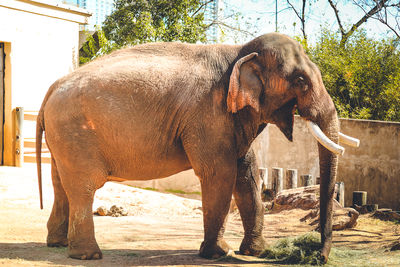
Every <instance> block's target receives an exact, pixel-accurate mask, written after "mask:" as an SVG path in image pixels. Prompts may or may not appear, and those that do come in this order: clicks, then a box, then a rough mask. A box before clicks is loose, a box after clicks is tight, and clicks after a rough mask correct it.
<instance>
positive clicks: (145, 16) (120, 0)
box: [103, 0, 206, 47]
mask: <svg viewBox="0 0 400 267" xmlns="http://www.w3.org/2000/svg"><path fill="white" fill-rule="evenodd" d="M114 4H115V10H114V12H112V13H111V15H110V16H108V17H107V18H106V20H105V22H104V24H103V25H104V26H103V30H104V32H105V36H106V37H107V39H108V40H110V41H112V42H114V43H115V44H116V45H117V46H119V47H121V46H125V45H134V44H140V43H146V42H155V41H182V42H188V43H195V42H197V41H202V42H204V41H205V40H206V35H205V30H206V25H205V24H204V22H203V21H204V6H205V4H202V2H201V1H200V0H174V1H170V0H115V3H114Z"/></svg>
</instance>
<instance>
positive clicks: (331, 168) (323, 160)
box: [318, 110, 339, 262]
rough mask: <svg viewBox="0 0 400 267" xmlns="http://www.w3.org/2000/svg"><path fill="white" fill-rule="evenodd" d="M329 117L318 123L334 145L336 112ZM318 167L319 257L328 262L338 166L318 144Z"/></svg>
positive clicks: (334, 159) (336, 141) (329, 154)
mask: <svg viewBox="0 0 400 267" xmlns="http://www.w3.org/2000/svg"><path fill="white" fill-rule="evenodd" d="M331 113H332V114H331V116H328V117H325V118H324V119H323V120H321V121H319V122H318V125H319V127H320V128H321V130H322V131H323V132H324V134H325V135H326V136H327V137H328V138H329V139H330V140H332V141H333V142H334V143H336V144H337V143H338V141H339V121H338V118H337V115H336V110H335V111H334V112H331ZM318 150H319V167H320V177H321V184H320V229H321V242H322V250H321V256H322V259H323V261H324V262H327V261H328V256H329V252H330V250H331V246H332V217H333V210H332V206H333V195H334V191H335V182H336V175H337V166H338V155H337V154H335V153H333V152H331V151H329V150H328V149H327V148H325V147H324V146H323V145H321V144H320V143H319V144H318Z"/></svg>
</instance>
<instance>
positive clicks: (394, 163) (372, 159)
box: [128, 117, 400, 210]
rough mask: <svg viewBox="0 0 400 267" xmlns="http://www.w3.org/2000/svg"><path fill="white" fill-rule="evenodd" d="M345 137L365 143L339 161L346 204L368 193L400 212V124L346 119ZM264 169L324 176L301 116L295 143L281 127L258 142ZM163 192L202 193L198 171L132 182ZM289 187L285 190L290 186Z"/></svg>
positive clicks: (381, 204)
mask: <svg viewBox="0 0 400 267" xmlns="http://www.w3.org/2000/svg"><path fill="white" fill-rule="evenodd" d="M340 123H341V131H342V132H343V133H344V134H348V135H350V136H353V137H356V138H358V139H360V141H361V144H360V147H359V148H352V147H349V146H345V149H346V151H345V153H344V155H343V156H341V157H340V159H339V168H338V179H337V181H338V182H339V181H340V182H344V184H345V205H346V206H350V205H351V204H352V192H353V191H367V192H368V196H367V202H368V203H370V204H375V203H376V204H379V207H382V208H391V209H394V210H400V197H399V196H400V123H390V122H381V121H368V120H351V119H340ZM253 149H254V151H255V153H256V155H257V160H258V164H259V167H266V168H268V176H269V177H271V176H272V175H271V172H272V171H271V170H272V168H273V167H279V168H283V169H284V173H285V172H286V170H287V169H297V170H298V182H297V183H298V185H300V175H303V174H311V175H312V176H313V177H314V179H315V178H316V177H318V176H319V159H318V148H317V142H316V141H315V139H314V138H313V137H312V135H311V133H309V131H308V128H307V126H306V124H305V123H304V121H303V120H302V119H301V118H300V117H296V118H295V124H294V129H293V142H289V141H288V140H287V139H286V138H285V137H284V135H283V134H282V133H281V132H280V131H279V129H278V128H277V127H276V126H275V125H268V127H266V129H265V130H264V131H263V132H262V133H261V134H260V135H259V136H258V137H257V139H256V140H255V142H254V143H253ZM128 183H129V184H133V185H137V186H141V187H152V188H157V189H161V190H163V189H164V190H165V189H177V190H182V191H186V192H194V191H200V185H199V182H198V179H197V177H196V176H195V175H194V173H193V171H192V170H190V171H185V172H182V173H180V174H178V175H174V176H171V177H168V178H164V179H159V180H153V181H144V182H128ZM284 188H285V187H284Z"/></svg>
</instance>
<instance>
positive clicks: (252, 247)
mask: <svg viewBox="0 0 400 267" xmlns="http://www.w3.org/2000/svg"><path fill="white" fill-rule="evenodd" d="M265 248H266V244H265V240H264V237H262V236H259V237H256V238H244V239H243V241H242V244H240V249H239V251H240V253H241V254H243V255H248V256H258V255H260V253H261V252H263V251H264V249H265Z"/></svg>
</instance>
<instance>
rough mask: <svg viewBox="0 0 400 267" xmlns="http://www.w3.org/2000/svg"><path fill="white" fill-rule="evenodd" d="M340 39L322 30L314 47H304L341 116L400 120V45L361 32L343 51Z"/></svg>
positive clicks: (354, 36)
mask: <svg viewBox="0 0 400 267" xmlns="http://www.w3.org/2000/svg"><path fill="white" fill-rule="evenodd" d="M340 39H341V38H340V36H339V35H338V34H337V33H332V32H330V31H329V30H323V31H322V33H321V37H320V39H319V41H317V43H316V44H315V45H308V46H307V47H305V50H306V52H307V53H308V54H309V56H310V57H311V60H312V61H313V62H315V63H316V64H317V65H318V66H319V68H320V70H321V73H322V78H323V81H324V84H325V87H326V88H327V90H328V92H329V93H330V95H331V97H332V99H333V101H334V103H335V105H336V108H337V110H338V112H339V116H340V117H345V118H356V119H373V120H386V121H400V52H399V42H398V41H396V40H394V39H387V40H373V39H370V38H368V37H367V36H366V33H365V31H362V30H358V31H356V32H355V33H354V34H353V35H352V37H350V38H349V40H348V41H347V43H346V46H345V47H344V48H340ZM304 44H305V43H304V42H303V45H304Z"/></svg>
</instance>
